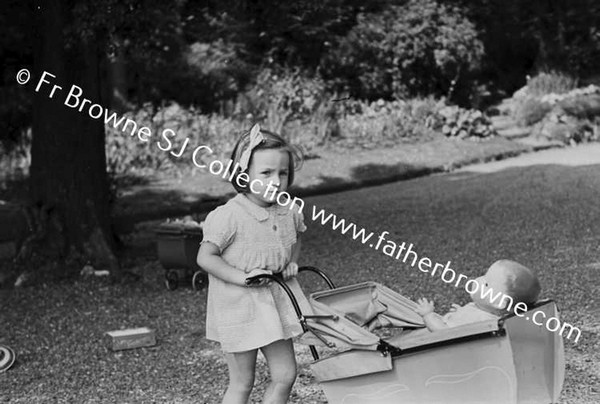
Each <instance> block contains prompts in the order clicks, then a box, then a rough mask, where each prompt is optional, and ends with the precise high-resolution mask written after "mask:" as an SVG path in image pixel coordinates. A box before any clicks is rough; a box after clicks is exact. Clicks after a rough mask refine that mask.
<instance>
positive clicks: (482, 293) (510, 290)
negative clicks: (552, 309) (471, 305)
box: [471, 260, 541, 313]
mask: <svg viewBox="0 0 600 404" xmlns="http://www.w3.org/2000/svg"><path fill="white" fill-rule="evenodd" d="M477 282H478V283H479V288H477V290H476V291H475V292H474V293H471V299H472V300H473V302H475V304H476V305H477V306H478V307H479V308H481V309H483V310H486V311H489V312H492V313H502V311H503V310H505V309H507V308H508V307H507V306H508V305H509V304H510V306H511V307H514V305H515V304H517V303H519V302H522V303H525V304H527V305H529V304H531V303H535V301H536V300H537V298H538V296H539V294H540V290H541V287H540V282H539V280H538V278H537V276H536V275H535V273H533V271H531V270H530V269H529V268H527V267H526V266H524V265H521V264H519V263H518V262H515V261H510V260H500V261H496V262H494V263H493V264H492V266H490V267H489V269H488V270H487V272H486V273H485V275H483V276H481V277H479V278H477ZM490 289H491V291H490ZM511 301H512V302H511Z"/></svg>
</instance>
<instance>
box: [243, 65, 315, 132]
mask: <svg viewBox="0 0 600 404" xmlns="http://www.w3.org/2000/svg"><path fill="white" fill-rule="evenodd" d="M325 98H326V95H325V84H324V83H323V81H322V80H321V79H320V78H319V77H318V76H316V77H309V76H307V75H305V74H303V73H302V72H301V71H300V70H298V69H295V70H292V69H281V70H279V71H275V70H273V69H270V68H266V69H263V70H262V71H261V72H260V73H259V75H258V76H257V78H256V83H255V84H254V86H253V87H252V88H250V89H249V90H248V91H247V92H246V94H245V96H244V98H243V99H244V102H245V104H246V105H245V106H244V107H243V108H242V107H240V108H236V110H237V111H238V112H241V113H251V114H252V116H253V118H254V120H256V121H262V122H264V125H265V126H266V127H267V128H269V129H270V130H272V131H274V132H278V133H281V132H282V131H283V128H284V126H285V125H286V123H287V122H289V121H292V120H306V119H309V118H310V116H311V115H312V114H313V113H314V112H315V111H316V110H317V108H318V107H319V105H321V104H322V103H323V102H324V101H325Z"/></svg>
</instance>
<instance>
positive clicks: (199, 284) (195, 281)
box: [192, 271, 208, 290]
mask: <svg viewBox="0 0 600 404" xmlns="http://www.w3.org/2000/svg"><path fill="white" fill-rule="evenodd" d="M206 285H208V276H207V275H206V273H205V272H204V271H196V272H194V276H193V277H192V287H193V288H194V290H200V289H202V288H203V287H205V286H206Z"/></svg>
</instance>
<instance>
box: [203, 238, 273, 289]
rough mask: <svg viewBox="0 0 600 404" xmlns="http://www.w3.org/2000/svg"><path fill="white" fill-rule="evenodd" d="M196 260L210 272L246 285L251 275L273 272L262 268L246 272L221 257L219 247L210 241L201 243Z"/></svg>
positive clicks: (237, 283)
mask: <svg viewBox="0 0 600 404" xmlns="http://www.w3.org/2000/svg"><path fill="white" fill-rule="evenodd" d="M196 262H197V263H198V265H200V267H202V269H204V270H205V271H206V272H208V273H209V274H211V275H214V276H216V277H217V278H219V279H222V280H224V281H225V282H229V283H233V284H235V285H239V286H246V278H249V277H251V276H254V275H260V274H271V271H265V270H262V269H254V270H252V271H251V272H250V273H245V272H244V271H240V270H239V269H237V268H235V267H232V266H231V265H229V264H228V263H227V262H225V260H224V259H223V258H222V257H221V254H220V251H219V248H218V247H217V246H216V245H214V244H213V243H210V242H207V243H202V244H200V250H198V257H197V258H196Z"/></svg>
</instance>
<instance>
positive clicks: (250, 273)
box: [244, 268, 273, 286]
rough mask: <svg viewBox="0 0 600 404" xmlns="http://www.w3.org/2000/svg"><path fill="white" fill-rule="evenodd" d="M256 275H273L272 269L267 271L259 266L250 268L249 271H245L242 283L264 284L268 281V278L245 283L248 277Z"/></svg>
mask: <svg viewBox="0 0 600 404" xmlns="http://www.w3.org/2000/svg"><path fill="white" fill-rule="evenodd" d="M256 275H273V271H267V270H265V269H260V268H255V269H251V270H250V271H246V278H245V279H244V285H245V286H263V285H266V284H267V283H269V279H261V280H260V282H258V283H252V284H251V285H248V284H247V283H246V280H247V279H248V278H252V277H253V276H256Z"/></svg>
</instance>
